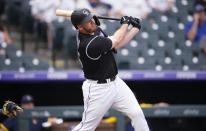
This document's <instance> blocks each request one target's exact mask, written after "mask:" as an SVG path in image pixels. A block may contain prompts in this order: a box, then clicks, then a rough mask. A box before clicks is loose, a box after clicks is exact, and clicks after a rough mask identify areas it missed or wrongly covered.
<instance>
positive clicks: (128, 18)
mask: <svg viewBox="0 0 206 131" xmlns="http://www.w3.org/2000/svg"><path fill="white" fill-rule="evenodd" d="M120 24H121V25H122V24H128V25H129V24H130V17H128V16H123V17H122V18H121V20H120Z"/></svg>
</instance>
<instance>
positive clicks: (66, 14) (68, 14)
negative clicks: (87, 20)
mask: <svg viewBox="0 0 206 131" xmlns="http://www.w3.org/2000/svg"><path fill="white" fill-rule="evenodd" d="M72 12H73V11H72V10H61V9H57V10H56V16H64V17H71V15H72ZM97 18H98V19H107V20H117V21H120V18H112V17H106V16H97Z"/></svg>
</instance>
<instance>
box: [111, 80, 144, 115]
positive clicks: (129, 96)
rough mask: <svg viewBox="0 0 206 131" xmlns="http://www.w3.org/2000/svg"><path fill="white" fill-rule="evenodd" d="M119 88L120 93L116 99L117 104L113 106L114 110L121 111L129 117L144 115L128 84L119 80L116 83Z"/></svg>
mask: <svg viewBox="0 0 206 131" xmlns="http://www.w3.org/2000/svg"><path fill="white" fill-rule="evenodd" d="M116 86H117V88H118V93H117V96H116V98H115V102H114V103H113V105H112V108H114V109H116V110H118V111H121V112H123V113H125V114H127V115H135V114H139V113H142V110H141V108H140V105H139V103H138V101H137V99H136V97H135V95H134V93H133V92H132V91H131V89H130V88H129V87H128V86H127V84H126V83H125V82H124V81H123V80H121V79H120V78H118V80H117V82H116Z"/></svg>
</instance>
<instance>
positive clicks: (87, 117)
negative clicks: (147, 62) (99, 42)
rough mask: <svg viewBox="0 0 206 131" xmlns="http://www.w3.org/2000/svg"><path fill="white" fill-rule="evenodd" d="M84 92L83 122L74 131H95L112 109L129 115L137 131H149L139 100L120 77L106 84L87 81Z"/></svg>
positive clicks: (83, 87) (84, 84) (83, 88)
mask: <svg viewBox="0 0 206 131" xmlns="http://www.w3.org/2000/svg"><path fill="white" fill-rule="evenodd" d="M82 91H83V96H84V112H83V115H82V122H81V123H80V124H79V125H77V126H76V127H75V128H74V129H73V131H94V130H95V129H96V127H97V126H98V124H99V122H100V121H101V119H102V118H103V116H104V114H105V113H106V112H107V111H108V110H109V108H111V107H112V108H114V109H115V110H118V111H120V112H123V113H124V114H125V115H127V116H128V117H129V118H130V119H131V120H132V126H133V127H134V129H135V131H149V128H148V125H147V122H146V120H145V117H144V114H143V112H142V109H141V107H140V106H139V103H138V101H137V99H136V98H135V96H134V94H133V92H132V91H131V90H130V88H129V87H128V86H127V85H126V83H125V82H124V81H123V80H121V79H120V78H119V77H117V78H116V79H115V80H114V81H112V82H109V83H106V84H97V83H96V82H95V81H90V80H86V81H84V83H83V86H82Z"/></svg>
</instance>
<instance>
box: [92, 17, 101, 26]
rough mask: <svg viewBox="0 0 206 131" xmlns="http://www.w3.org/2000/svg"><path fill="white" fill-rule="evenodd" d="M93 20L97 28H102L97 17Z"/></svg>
mask: <svg viewBox="0 0 206 131" xmlns="http://www.w3.org/2000/svg"><path fill="white" fill-rule="evenodd" d="M93 19H94V21H95V23H96V25H97V26H100V21H99V19H98V18H97V16H96V15H94V16H93Z"/></svg>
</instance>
